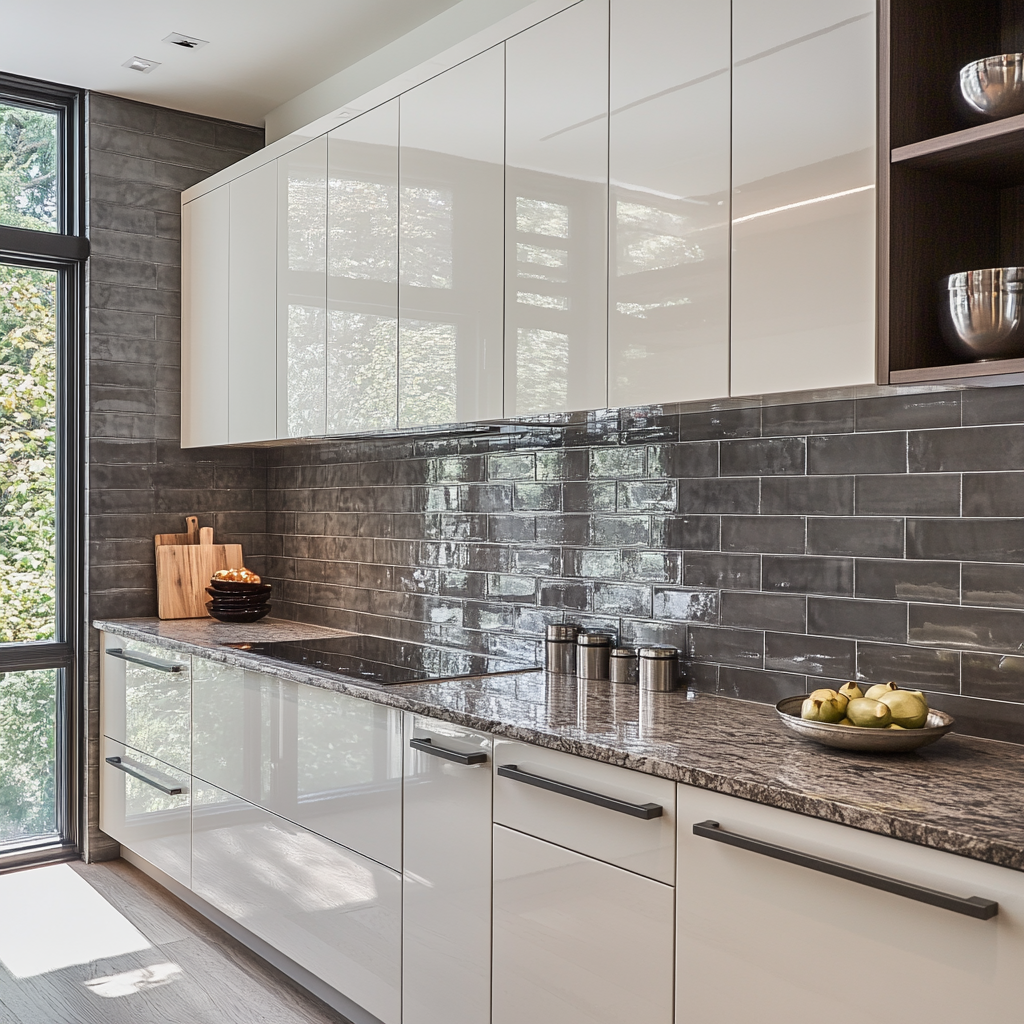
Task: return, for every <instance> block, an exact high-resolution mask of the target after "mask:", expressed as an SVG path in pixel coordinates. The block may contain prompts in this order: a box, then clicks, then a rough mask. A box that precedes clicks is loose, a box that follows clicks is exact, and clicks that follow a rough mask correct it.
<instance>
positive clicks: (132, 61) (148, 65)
mask: <svg viewBox="0 0 1024 1024" xmlns="http://www.w3.org/2000/svg"><path fill="white" fill-rule="evenodd" d="M121 67H123V68H131V70H132V71H141V72H142V73H143V74H144V75H148V74H149V73H150V71H152V70H153V68H158V67H160V61H158V60H146V58H145V57H130V58H129V59H128V60H126V61H125V62H124V63H123V64H122V65H121Z"/></svg>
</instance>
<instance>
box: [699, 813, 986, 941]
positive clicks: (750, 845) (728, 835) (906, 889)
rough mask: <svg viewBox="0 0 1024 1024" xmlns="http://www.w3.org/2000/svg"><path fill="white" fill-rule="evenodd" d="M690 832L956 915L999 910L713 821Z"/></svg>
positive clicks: (970, 898)
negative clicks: (725, 828) (741, 832)
mask: <svg viewBox="0 0 1024 1024" xmlns="http://www.w3.org/2000/svg"><path fill="white" fill-rule="evenodd" d="M693 834H694V835H695V836H700V837H701V838H703V839H713V840H714V841H715V842H716V843H726V844H727V845H728V846H737V847H739V848H740V849H741V850H749V851H750V852H751V853H760V854H763V855H764V856H765V857H774V858H775V859H776V860H784V861H786V862H787V863H789V864H796V865H798V866H799V867H802V868H810V869H811V870H812V871H821V872H824V873H825V874H826V875H835V877H836V878H845V879H847V880H848V881H850V882H858V883H860V884H861V885H869V886H871V888H872V889H881V890H882V891H883V892H891V893H894V894H895V895H897V896H906V897H907V899H911V900H918V901H919V902H921V903H930V904H931V905H932V906H933V907H942V909H943V910H952V911H954V912H955V913H957V914H966V915H967V916H968V917H977V918H979V919H980V920H982V921H987V920H989V918H992V917H995V916H996V914H998V913H999V904H998V903H996V902H995V901H994V900H984V899H982V898H981V897H980V896H950V895H949V893H945V892H939V891H938V890H936V889H926V888H925V887H924V886H922V885H914V884H913V883H912V882H901V881H900V880H899V879H898V878H889V877H888V876H886V875H876V874H875V873H874V872H873V871H862V870H861V869H860V868H851V867H850V866H849V865H847V864H839V863H837V862H836V861H834V860H825V859H824V858H823V857H814V856H812V855H811V854H808V853H801V852H800V851H799V850H790V849H787V848H786V847H785V846H776V845H775V844H774V843H766V842H763V841H762V840H760V839H751V838H750V837H749V836H740V835H736V833H735V832H724V831H723V830H722V827H721V826H720V825H719V824H718V822H717V821H701V822H698V823H697V824H696V825H694V826H693Z"/></svg>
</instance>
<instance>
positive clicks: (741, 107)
mask: <svg viewBox="0 0 1024 1024" xmlns="http://www.w3.org/2000/svg"><path fill="white" fill-rule="evenodd" d="M875 46H876V38H875V4H874V3H873V2H872V0H734V3H733V114H732V130H733V211H732V213H733V256H732V259H733V264H732V393H733V394H736V395H745V394H761V393H766V392H773V391H792V390H800V389H806V388H820V387H832V386H839V385H848V384H862V383H867V382H871V381H873V380H874V372H875V371H874V367H875V103H876V85H875Z"/></svg>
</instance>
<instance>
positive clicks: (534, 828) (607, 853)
mask: <svg viewBox="0 0 1024 1024" xmlns="http://www.w3.org/2000/svg"><path fill="white" fill-rule="evenodd" d="M513 768H514V769H516V771H515V772H511V773H510V769H513ZM494 770H495V778H494V820H495V821H496V822H498V823H499V824H501V825H507V826H508V827H509V828H514V829H516V830H517V831H518V832H525V833H526V834H527V835H531V836H536V837H537V838H538V839H546V840H548V841H549V842H552V843H557V844H558V845H559V846H565V847H568V849H570V850H576V851H577V852H579V853H585V854H587V855H588V856H590V857H596V858H597V859H598V860H604V861H607V862H608V863H609V864H616V865H618V866H619V867H622V868H626V870H628V871H636V872H637V873H638V874H641V875H647V876H648V878H654V879H657V880H658V881H659V882H665V883H666V884H668V885H672V884H673V882H674V881H675V848H676V817H675V807H676V784H675V783H674V782H669V781H668V779H659V778H656V777H655V776H653V775H645V774H643V773H642V772H634V771H630V770H629V769H627V768H618V767H616V766H615V765H611V764H604V763H603V762H601V761H591V760H589V759H587V758H585V757H577V756H575V755H574V754H564V753H562V752H561V751H559V750H548V749H547V748H545V747H536V746H533V744H530V743H520V742H518V741H516V740H506V739H500V738H495V740H494ZM552 784H553V785H552ZM545 785H547V786H549V787H550V788H544V787H545ZM552 790H554V791H552ZM602 799H604V800H605V803H604V804H603V805H602V803H601V802H600V801H601V800H602ZM595 800H596V801H599V802H596V803H595V802H593V801H595ZM607 801H611V803H612V806H609V805H608V802H607ZM648 804H650V805H653V808H652V809H651V811H648V812H645V813H653V812H654V809H657V811H658V812H659V813H658V815H657V817H651V818H643V817H638V816H636V814H637V813H639V811H640V809H641V808H642V807H644V806H645V805H648Z"/></svg>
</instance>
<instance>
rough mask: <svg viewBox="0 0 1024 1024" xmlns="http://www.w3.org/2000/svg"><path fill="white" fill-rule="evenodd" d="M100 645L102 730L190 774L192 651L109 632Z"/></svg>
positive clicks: (102, 635) (103, 732)
mask: <svg viewBox="0 0 1024 1024" xmlns="http://www.w3.org/2000/svg"><path fill="white" fill-rule="evenodd" d="M100 644H101V647H100V650H101V655H100V666H101V667H100V732H101V733H102V734H103V735H104V736H109V737H110V738H111V739H115V740H118V741H120V742H122V743H125V744H127V745H128V746H129V747H132V748H133V749H134V750H140V751H142V752H144V753H146V754H149V755H151V756H152V757H155V758H156V759H157V760H159V761H163V762H164V763H165V764H170V765H173V766H174V767H175V768H178V769H180V770H181V771H183V772H186V773H187V772H190V771H191V763H192V754H191V746H192V744H191V702H192V684H191V675H190V659H189V657H188V655H187V654H180V653H179V652H177V651H172V650H169V649H168V648H166V647H158V646H156V645H154V644H146V643H141V642H140V641H137V640H126V639H125V638H124V637H119V636H113V635H110V634H107V633H101V634H100Z"/></svg>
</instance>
